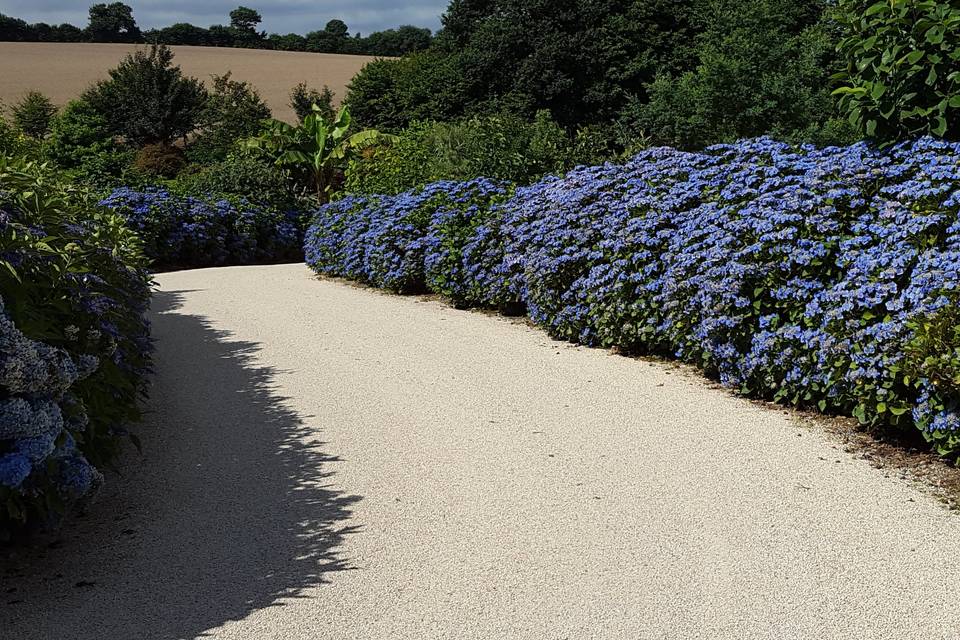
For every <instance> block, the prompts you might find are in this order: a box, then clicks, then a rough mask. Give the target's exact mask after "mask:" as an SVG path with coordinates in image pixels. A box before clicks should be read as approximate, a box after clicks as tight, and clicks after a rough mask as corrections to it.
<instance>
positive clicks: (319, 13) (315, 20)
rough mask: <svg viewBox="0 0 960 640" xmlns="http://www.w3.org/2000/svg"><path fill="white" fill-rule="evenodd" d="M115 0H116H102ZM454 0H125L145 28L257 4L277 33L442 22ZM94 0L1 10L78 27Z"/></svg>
mask: <svg viewBox="0 0 960 640" xmlns="http://www.w3.org/2000/svg"><path fill="white" fill-rule="evenodd" d="M100 1H101V2H110V1H112V0H100ZM448 2H449V0H412V1H409V2H392V1H391V0H200V1H198V0H126V4H128V5H130V6H131V7H133V16H134V18H136V20H137V24H138V25H140V28H141V29H149V28H153V27H163V26H167V25H170V24H173V23H175V22H190V23H192V24H195V25H197V26H202V27H207V26H210V25H211V24H227V23H228V22H229V21H230V18H229V13H230V11H231V10H232V9H235V8H236V7H237V6H238V5H241V4H242V5H244V6H248V7H252V8H254V9H256V10H257V11H259V12H260V15H262V16H263V24H262V25H260V28H261V29H263V30H265V31H268V32H271V33H273V32H275V33H289V32H294V33H306V32H308V31H315V30H317V29H322V28H323V27H324V25H325V24H326V23H327V21H329V20H332V19H334V18H337V19H340V20H343V21H344V22H346V23H347V26H348V27H350V32H351V33H356V32H358V31H359V32H361V33H363V34H364V35H366V34H368V33H370V32H371V31H379V30H381V29H389V28H391V27H397V26H400V25H402V24H412V25H416V26H418V27H429V28H430V29H433V30H436V29H438V28H439V27H440V14H442V13H443V11H444V10H445V9H446V7H447V3H448ZM94 3H95V2H94V0H90V1H89V2H84V1H81V2H76V1H71V0H0V13H4V14H6V15H9V16H14V17H16V18H22V19H23V20H26V21H27V22H47V23H50V24H60V23H61V22H69V23H71V24H75V25H77V26H78V27H84V26H86V24H87V9H88V7H89V6H90V5H91V4H94Z"/></svg>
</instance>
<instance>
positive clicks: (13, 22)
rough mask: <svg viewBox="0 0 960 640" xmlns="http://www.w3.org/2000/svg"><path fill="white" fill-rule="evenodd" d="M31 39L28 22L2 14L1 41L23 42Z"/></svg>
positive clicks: (0, 25) (0, 23) (0, 20)
mask: <svg viewBox="0 0 960 640" xmlns="http://www.w3.org/2000/svg"><path fill="white" fill-rule="evenodd" d="M30 39H31V37H30V27H29V26H28V25H27V23H26V22H24V21H23V20H21V19H19V18H11V17H10V16H5V15H3V14H2V13H0V41H2V42H23V41H26V40H30Z"/></svg>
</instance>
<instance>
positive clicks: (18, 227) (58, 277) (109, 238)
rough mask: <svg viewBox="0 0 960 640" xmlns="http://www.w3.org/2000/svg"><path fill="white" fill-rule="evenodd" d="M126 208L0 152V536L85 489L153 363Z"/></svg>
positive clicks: (42, 519)
mask: <svg viewBox="0 0 960 640" xmlns="http://www.w3.org/2000/svg"><path fill="white" fill-rule="evenodd" d="M144 265H145V260H144V258H143V256H142V253H141V250H140V246H139V242H138V240H137V238H136V236H135V235H134V234H133V233H132V232H131V231H130V230H129V229H127V228H126V227H125V225H124V222H123V220H122V218H120V217H119V216H117V215H115V214H113V213H111V212H109V211H106V210H103V209H100V208H99V207H97V206H96V205H95V203H94V202H93V201H91V200H89V199H87V198H86V197H85V196H84V195H83V194H82V193H79V192H75V191H72V190H71V188H70V187H66V186H63V185H60V184H58V183H57V181H56V177H55V176H52V175H49V174H48V173H47V172H46V170H45V169H44V168H42V167H38V166H36V165H33V164H29V163H24V162H22V161H12V160H10V159H8V158H5V157H2V156H0V539H3V538H6V537H9V536H10V535H11V533H12V532H13V531H14V530H17V529H21V528H23V527H28V526H33V525H39V526H43V525H50V524H53V523H55V522H56V521H57V520H58V519H59V518H60V517H61V516H62V515H63V514H64V513H65V512H66V511H67V510H68V509H69V508H70V507H71V506H72V505H75V504H76V503H78V502H82V501H84V500H86V499H88V498H89V497H90V496H91V495H92V494H93V493H94V491H95V490H96V488H97V487H98V486H99V485H100V483H101V482H102V475H101V469H103V468H104V467H105V466H108V465H109V464H110V463H111V461H112V460H113V459H114V457H115V456H116V455H117V453H118V452H119V448H120V442H121V440H122V438H123V436H124V435H125V434H126V432H125V430H124V429H125V425H127V424H128V423H130V422H131V421H134V420H136V419H137V418H138V416H139V414H138V409H137V402H138V399H139V396H140V395H141V394H142V392H143V390H144V380H145V377H146V374H147V373H148V371H149V368H150V358H149V355H150V351H151V343H150V338H149V327H148V324H147V321H146V319H145V314H146V311H147V306H148V303H149V298H150V281H149V277H148V274H147V272H146V270H145V269H144Z"/></svg>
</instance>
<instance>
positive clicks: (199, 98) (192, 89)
mask: <svg viewBox="0 0 960 640" xmlns="http://www.w3.org/2000/svg"><path fill="white" fill-rule="evenodd" d="M84 100H86V101H87V102H88V103H90V105H91V107H92V108H93V109H94V110H95V111H96V112H97V113H99V114H102V115H103V116H104V118H105V119H106V121H107V123H108V125H109V127H110V129H111V131H112V132H113V133H114V134H116V135H120V136H123V137H124V138H125V139H126V141H127V142H129V143H131V144H135V145H138V146H142V145H145V144H164V145H169V144H170V143H171V142H173V141H174V140H175V139H177V138H180V137H184V136H186V135H187V134H188V133H191V132H192V131H194V130H195V129H196V127H197V123H198V121H199V118H200V113H201V111H202V109H203V108H204V105H205V104H206V101H207V92H206V90H205V89H204V88H203V84H202V83H201V82H200V81H199V80H196V79H195V78H189V77H184V76H183V73H182V72H181V70H180V67H178V66H174V65H173V51H171V50H170V48H169V47H167V46H166V45H156V44H155V45H152V46H151V47H150V50H149V51H148V52H145V51H137V52H136V53H133V54H129V55H127V57H126V58H125V59H124V60H123V62H121V63H120V65H119V66H118V67H117V68H116V69H112V70H111V71H110V79H109V80H103V81H101V82H99V83H98V84H97V85H96V86H94V87H93V88H91V89H89V90H88V91H87V92H86V93H85V94H84Z"/></svg>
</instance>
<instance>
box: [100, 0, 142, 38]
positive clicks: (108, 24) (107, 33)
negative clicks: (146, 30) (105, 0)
mask: <svg viewBox="0 0 960 640" xmlns="http://www.w3.org/2000/svg"><path fill="white" fill-rule="evenodd" d="M86 35H87V39H88V40H90V41H91V42H140V41H141V39H142V34H141V33H140V29H139V27H137V22H136V20H134V19H133V9H131V8H130V7H129V6H128V5H125V4H123V3H122V2H112V3H110V4H95V5H93V6H92V7H90V24H89V26H88V27H87V31H86Z"/></svg>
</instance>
